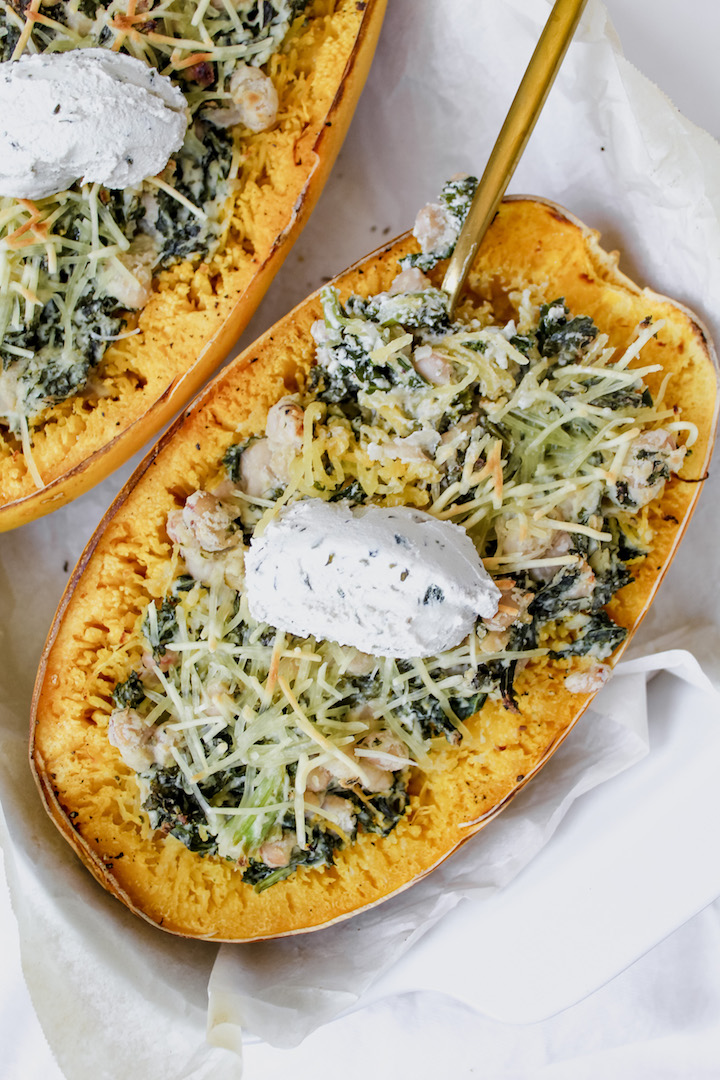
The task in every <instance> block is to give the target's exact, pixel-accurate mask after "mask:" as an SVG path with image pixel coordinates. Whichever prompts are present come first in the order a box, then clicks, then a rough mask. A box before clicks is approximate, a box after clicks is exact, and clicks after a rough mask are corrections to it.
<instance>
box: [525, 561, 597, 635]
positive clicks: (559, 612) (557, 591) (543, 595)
mask: <svg viewBox="0 0 720 1080" xmlns="http://www.w3.org/2000/svg"><path fill="white" fill-rule="evenodd" d="M582 573H583V568H582V567H580V566H561V567H560V569H559V570H558V572H557V573H556V574H555V576H554V577H553V579H552V580H551V581H550V583H549V584H547V585H544V586H543V587H542V588H541V589H539V590H538V592H537V594H536V596H535V599H534V600H533V601H532V603H531V605H530V613H531V615H533V617H534V618H536V619H537V620H538V621H540V622H550V621H557V620H559V619H562V618H564V617H565V616H567V615H571V614H573V613H574V612H576V611H583V610H585V609H587V608H589V607H590V599H589V598H588V597H587V596H577V595H573V592H574V591H575V590H576V589H577V586H578V583H579V581H580V578H581V576H582Z"/></svg>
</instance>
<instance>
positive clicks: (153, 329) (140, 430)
mask: <svg viewBox="0 0 720 1080" xmlns="http://www.w3.org/2000/svg"><path fill="white" fill-rule="evenodd" d="M385 5H386V0H367V3H363V4H358V3H356V2H355V0H314V2H313V3H312V4H311V5H310V6H309V7H308V9H307V12H306V15H307V18H306V19H305V20H304V21H302V25H301V26H300V28H299V29H296V30H295V31H292V32H291V40H289V41H288V42H286V45H285V50H284V53H283V57H282V60H281V62H280V63H279V65H278V68H279V71H280V74H281V107H280V117H279V120H278V123H277V124H276V125H275V126H274V127H273V128H272V129H270V130H268V131H264V132H260V133H259V134H256V135H251V136H250V137H249V139H248V151H247V164H246V166H245V168H244V170H243V185H242V187H241V188H240V190H239V191H238V192H237V193H236V195H235V196H234V200H235V201H234V207H233V211H232V219H233V220H232V225H231V228H230V233H229V236H228V240H227V242H226V243H225V245H224V246H223V247H222V249H221V250H219V251H218V252H217V253H216V254H215V255H214V256H213V257H212V258H211V259H209V260H208V261H206V262H202V263H200V264H199V265H194V264H191V263H189V262H184V263H179V264H178V265H176V266H174V267H172V268H171V269H170V270H166V271H163V272H162V273H161V274H160V276H159V278H157V279H156V280H155V282H154V283H153V291H152V295H151V297H150V300H149V302H148V304H147V305H146V306H145V308H144V309H143V311H142V312H141V314H140V317H139V322H138V326H139V328H140V333H139V334H137V335H136V336H133V337H132V338H129V339H128V340H126V341H123V342H118V343H117V344H115V345H113V346H111V347H110V348H109V349H108V351H107V352H106V353H105V356H104V357H103V360H102V361H101V363H100V365H99V367H98V369H97V381H98V382H99V383H101V384H102V388H103V389H102V394H100V395H98V394H93V393H91V394H89V395H79V396H76V397H74V398H70V399H68V400H67V401H63V402H60V403H59V404H58V405H55V406H52V407H50V408H48V409H46V410H45V411H44V412H43V414H42V418H41V421H40V422H39V423H37V424H35V425H31V436H32V441H33V449H32V453H33V459H34V461H35V464H36V466H37V468H38V470H39V472H40V475H41V476H42V478H43V482H44V485H45V486H44V487H43V488H41V489H37V488H36V486H35V483H34V481H33V478H32V476H31V474H30V471H29V470H28V467H27V462H26V460H25V457H24V455H23V452H22V449H21V447H20V445H19V440H17V439H15V438H13V437H12V436H10V435H8V434H7V433H5V434H2V433H0V531H3V530H7V529H12V528H15V527H16V526H19V525H23V524H25V523H26V522H28V521H32V520H34V519H35V518H37V517H40V516H42V515H43V514H47V513H50V512H51V511H52V510H56V509H57V508H58V507H60V506H63V505H64V504H65V503H67V502H69V501H71V500H72V499H74V498H76V497H77V496H78V495H81V494H82V493H83V492H84V491H87V490H88V489H89V488H91V487H93V486H94V485H95V484H97V483H99V481H101V480H102V479H104V478H105V477H106V476H107V475H108V474H109V473H111V472H112V471H113V470H114V469H116V468H117V467H118V466H119V465H121V464H122V463H123V462H124V461H125V460H127V458H128V457H130V456H131V455H132V454H133V453H135V452H136V451H137V450H138V449H140V447H142V446H143V445H144V444H145V443H146V442H147V441H148V440H149V439H150V438H151V437H152V436H153V435H155V434H156V433H157V432H158V431H159V430H160V429H161V428H162V427H163V425H165V424H166V423H167V422H168V421H169V420H170V419H171V418H172V417H173V416H174V415H175V413H176V412H177V410H178V409H180V408H182V406H183V405H185V403H186V402H187V401H188V400H189V399H190V397H191V396H192V395H193V394H194V393H195V392H196V391H197V390H198V389H199V388H200V387H201V386H202V385H203V383H204V382H205V381H206V380H207V378H208V377H209V376H210V375H211V374H212V372H213V371H215V370H216V369H217V367H218V366H219V365H220V364H221V363H222V361H223V360H224V359H225V357H226V356H227V354H228V352H229V350H230V349H231V348H232V346H233V344H234V343H235V341H236V340H237V338H238V337H239V335H240V334H241V332H242V331H243V330H244V329H245V327H246V326H247V324H248V322H249V321H250V318H251V316H252V314H253V312H254V311H255V309H256V308H257V306H258V304H259V303H260V300H261V299H262V297H263V296H264V294H265V292H266V290H267V288H268V286H269V285H270V282H271V281H272V279H273V277H274V276H275V274H276V273H277V271H278V270H279V268H280V266H281V265H282V263H283V261H284V259H285V257H286V256H287V254H288V252H289V250H290V248H291V247H292V245H293V243H294V242H295V240H296V239H297V237H298V235H299V233H300V231H301V229H302V228H303V226H304V224H305V222H306V221H307V219H308V217H309V216H310V213H311V211H312V209H313V206H314V205H315V203H316V201H317V199H318V197H319V195H320V192H321V191H322V188H323V185H324V183H325V181H326V179H327V177H328V175H329V173H330V170H331V168H332V165H333V162H334V160H335V157H336V156H337V153H338V151H339V149H340V146H341V144H342V141H343V138H344V136H345V133H346V131H347V129H348V126H349V124H350V120H351V118H352V114H353V111H354V109H355V106H356V104H357V101H358V99H359V96H360V92H361V90H362V87H363V85H364V82H365V79H366V77H367V74H368V71H369V68H370V63H371V60H372V56H373V53H374V49H375V45H376V43H377V39H378V35H379V33H380V27H381V24H382V19H383V15H384V10H385Z"/></svg>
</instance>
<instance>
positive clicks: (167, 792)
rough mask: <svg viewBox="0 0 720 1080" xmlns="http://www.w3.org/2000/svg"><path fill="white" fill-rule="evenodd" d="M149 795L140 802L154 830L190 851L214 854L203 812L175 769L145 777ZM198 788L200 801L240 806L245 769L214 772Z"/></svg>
mask: <svg viewBox="0 0 720 1080" xmlns="http://www.w3.org/2000/svg"><path fill="white" fill-rule="evenodd" d="M148 785H149V794H148V796H147V798H146V799H145V801H144V802H143V809H144V810H147V812H148V815H149V817H150V824H151V825H152V827H153V829H160V830H161V831H162V832H165V833H170V835H171V836H175V837H176V838H177V839H178V840H180V841H181V842H182V843H183V844H185V846H186V847H187V848H189V849H190V851H196V852H198V853H199V854H201V855H214V854H215V852H216V851H217V842H216V839H215V837H214V836H213V835H212V834H211V833H210V832H209V830H208V828H207V821H206V818H205V812H204V810H203V809H202V807H201V806H200V804H199V802H198V801H197V798H196V797H195V794H194V793H193V791H192V788H191V787H190V786H189V785H188V783H187V781H186V780H185V778H184V776H183V774H182V773H181V771H180V769H179V768H178V767H177V766H172V767H171V768H167V769H162V768H160V767H158V766H153V768H152V770H151V772H150V774H149V776H148ZM198 787H199V789H200V791H201V793H202V795H203V798H205V799H207V801H208V802H212V803H213V804H214V805H216V806H239V805H240V801H241V799H242V795H243V791H244V789H245V767H244V766H236V767H235V768H234V769H227V770H221V771H218V772H216V773H213V774H212V775H211V776H210V777H208V778H207V779H206V780H203V781H201V782H200V783H199V784H198Z"/></svg>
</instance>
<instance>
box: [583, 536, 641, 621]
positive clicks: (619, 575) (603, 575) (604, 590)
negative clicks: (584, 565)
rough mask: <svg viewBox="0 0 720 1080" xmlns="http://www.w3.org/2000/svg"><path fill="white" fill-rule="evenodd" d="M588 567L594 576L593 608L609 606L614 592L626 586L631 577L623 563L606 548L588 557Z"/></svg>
mask: <svg viewBox="0 0 720 1080" xmlns="http://www.w3.org/2000/svg"><path fill="white" fill-rule="evenodd" d="M589 562H590V566H591V567H592V570H593V573H594V574H595V588H594V589H593V596H592V600H593V607H595V608H598V607H602V606H603V604H609V603H610V601H611V600H612V598H613V596H614V595H615V593H616V592H619V590H620V589H622V588H624V586H625V585H628V584H629V583H630V582H631V581H632V580H633V576H632V574H631V573H630V571H629V570H628V568H627V566H626V565H625V563H624V562H623V561H622V559H620V558H619V557H618V555H617V554H616V553H615V552H614V551H613V550H612V549H611V548H610V547H608V546H603V547H601V548H599V549H598V550H597V551H595V552H593V554H592V555H591V556H590V560H589Z"/></svg>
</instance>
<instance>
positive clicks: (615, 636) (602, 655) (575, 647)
mask: <svg viewBox="0 0 720 1080" xmlns="http://www.w3.org/2000/svg"><path fill="white" fill-rule="evenodd" d="M626 637H627V630H626V629H625V627H624V626H618V625H617V623H614V622H613V621H612V619H611V618H610V616H609V615H608V614H607V612H606V611H604V610H603V609H602V608H601V609H600V610H599V611H594V612H592V613H591V614H588V615H586V616H584V621H583V625H582V626H581V627H580V629H579V630H578V633H577V637H576V638H575V640H574V641H572V642H570V643H569V644H568V645H564V646H563V647H562V648H561V649H551V650H550V653H549V656H551V657H552V658H553V659H554V660H562V659H563V658H564V657H566V656H588V655H592V656H594V657H596V658H597V659H598V660H604V659H606V658H607V657H608V656H610V654H611V653H612V652H614V651H615V649H616V648H617V647H618V645H620V644H621V643H622V642H623V641H624V640H625V638H626Z"/></svg>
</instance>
